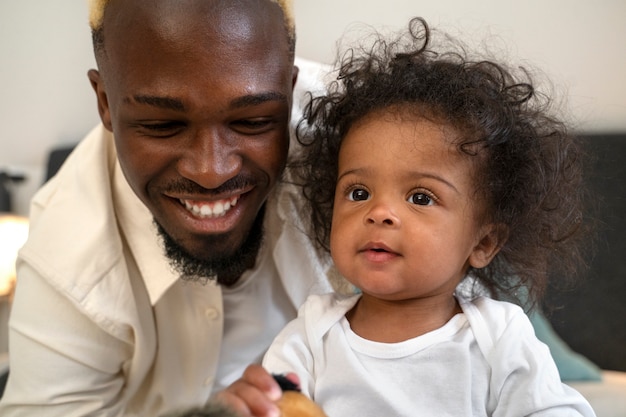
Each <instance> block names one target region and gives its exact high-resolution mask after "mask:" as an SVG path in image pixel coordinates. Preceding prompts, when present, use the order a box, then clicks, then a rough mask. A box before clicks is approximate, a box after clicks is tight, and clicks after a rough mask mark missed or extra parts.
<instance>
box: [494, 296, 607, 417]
mask: <svg viewBox="0 0 626 417" xmlns="http://www.w3.org/2000/svg"><path fill="white" fill-rule="evenodd" d="M504 317H506V323H505V326H504V327H503V331H502V333H501V334H500V335H499V337H498V338H497V339H496V340H495V341H494V342H495V343H494V345H493V350H492V351H491V353H490V354H489V357H488V361H489V363H490V364H491V369H492V375H491V383H490V385H491V390H490V391H491V393H490V397H491V398H490V403H491V404H493V405H494V407H495V408H494V412H493V416H494V417H509V416H510V417H519V416H550V417H558V416H586V417H587V416H588V417H592V416H595V413H594V411H593V409H592V408H591V406H590V405H589V403H588V402H587V400H585V398H584V397H583V396H582V395H581V394H580V393H578V392H577V391H576V390H574V389H573V388H571V387H569V386H567V385H565V384H563V383H562V382H561V379H560V376H559V372H558V369H557V367H556V364H555V363H554V360H553V359H552V356H551V355H550V350H549V348H548V347H547V346H546V345H545V344H544V343H542V342H541V341H539V339H537V337H536V336H535V333H534V330H533V327H532V324H531V323H530V320H529V319H528V317H527V316H526V314H525V313H524V312H523V311H522V310H521V309H520V308H519V307H517V306H514V308H513V309H511V310H509V311H508V312H507V313H506V314H504Z"/></svg>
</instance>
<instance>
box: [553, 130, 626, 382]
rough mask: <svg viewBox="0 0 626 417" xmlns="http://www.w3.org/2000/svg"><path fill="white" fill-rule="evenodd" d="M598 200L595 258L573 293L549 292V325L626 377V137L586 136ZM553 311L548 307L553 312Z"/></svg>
mask: <svg viewBox="0 0 626 417" xmlns="http://www.w3.org/2000/svg"><path fill="white" fill-rule="evenodd" d="M584 138H585V142H586V146H588V148H589V150H590V152H591V154H592V156H593V157H594V159H593V164H592V171H591V173H590V175H589V176H588V181H590V183H591V186H592V187H593V189H594V190H595V191H597V193H598V195H599V200H598V206H599V210H598V211H599V212H598V214H597V217H598V218H599V221H600V225H599V228H598V235H599V238H598V243H597V248H596V251H595V256H594V257H593V258H592V259H591V262H590V265H591V268H590V270H589V271H588V272H587V273H586V274H585V279H584V281H583V282H582V283H581V285H580V286H578V287H577V288H576V289H575V290H573V291H568V292H563V293H561V292H558V293H557V292H554V291H553V292H550V291H549V292H548V296H547V298H546V301H547V305H548V306H553V307H555V306H556V308H555V309H554V310H552V312H551V313H547V315H548V319H549V320H550V321H551V323H552V325H553V327H554V328H555V330H556V331H557V333H559V335H560V336H561V337H562V338H563V339H564V340H565V341H566V342H567V343H568V344H569V346H570V347H571V348H572V349H573V350H575V351H577V352H579V353H582V354H583V355H585V356H586V357H587V358H589V359H590V360H592V361H593V362H594V363H596V364H597V365H598V366H600V367H601V368H603V369H613V370H621V371H626V323H625V322H626V133H623V134H596V135H584ZM548 309H549V307H548Z"/></svg>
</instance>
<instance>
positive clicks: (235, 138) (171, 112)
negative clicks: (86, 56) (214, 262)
mask: <svg viewBox="0 0 626 417" xmlns="http://www.w3.org/2000/svg"><path fill="white" fill-rule="evenodd" d="M129 3H130V4H129ZM141 3H144V2H126V1H112V2H111V5H110V6H109V9H108V10H107V12H106V14H105V20H104V39H105V41H104V44H105V51H104V54H105V55H104V56H103V57H102V58H101V59H99V64H100V73H97V72H95V71H92V72H90V79H91V82H92V85H93V86H94V89H95V90H96V94H97V96H98V105H99V110H100V114H101V118H102V120H103V123H104V125H105V127H107V128H108V129H110V130H112V131H113V133H114V136H115V144H116V147H117V151H118V158H119V161H120V164H121V167H122V170H123V172H124V174H125V176H126V178H127V180H128V182H129V184H130V186H131V187H132V189H133V190H134V192H135V193H136V194H137V195H138V196H139V198H140V199H141V200H142V201H143V202H144V204H145V205H146V206H147V207H148V208H149V209H150V211H151V212H152V214H153V215H154V218H155V221H156V222H157V223H158V224H159V225H160V226H161V228H162V230H163V231H164V232H165V233H166V234H167V235H169V237H170V238H171V239H172V240H173V241H174V242H175V243H177V244H178V245H179V246H180V247H181V248H182V249H183V250H184V251H185V252H187V253H188V254H190V255H192V256H193V257H196V258H198V259H213V258H224V257H228V256H231V255H232V254H234V253H235V251H236V250H237V249H238V248H239V247H240V246H241V245H242V244H243V242H244V241H245V239H246V237H247V236H248V233H249V231H250V229H251V227H252V225H253V223H254V221H255V218H256V217H257V214H258V213H259V210H260V209H261V207H262V206H263V204H264V202H265V200H266V198H267V196H268V193H269V192H270V190H271V189H272V187H273V186H274V185H275V184H276V182H277V180H278V179H279V177H280V174H281V172H282V170H283V168H284V165H285V160H286V156H287V151H288V146H289V145H288V144H289V139H288V122H289V114H290V108H291V101H292V97H291V95H292V88H293V83H294V82H295V72H294V68H293V64H292V61H291V58H290V54H289V52H288V42H287V38H286V34H285V31H284V29H283V26H282V18H281V12H280V9H279V8H278V7H277V6H276V5H272V6H271V7H267V5H266V6H265V7H263V9H262V10H252V11H250V10H248V11H246V9H248V8H246V7H240V6H239V7H231V8H228V7H225V6H219V7H215V6H214V5H213V3H215V2H212V1H206V2H183V3H185V4H184V5H181V2H180V1H175V2H171V3H172V4H171V5H170V4H169V2H167V1H162V2H156V3H157V5H156V7H155V5H154V4H152V5H150V8H148V7H147V6H145V5H143V4H141ZM151 3H153V2H151ZM219 3H228V2H219ZM268 4H269V3H268ZM268 22H275V25H273V26H268V25H270V23H268Z"/></svg>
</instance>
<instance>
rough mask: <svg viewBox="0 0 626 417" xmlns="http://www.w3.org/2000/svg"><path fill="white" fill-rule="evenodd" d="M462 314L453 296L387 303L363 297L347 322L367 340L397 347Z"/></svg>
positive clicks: (348, 314)
mask: <svg viewBox="0 0 626 417" xmlns="http://www.w3.org/2000/svg"><path fill="white" fill-rule="evenodd" d="M460 312H461V307H460V306H459V303H458V302H457V300H456V298H454V297H453V296H447V297H442V296H439V297H429V298H419V299H412V300H402V301H386V300H381V299H378V298H374V297H370V296H368V295H367V294H363V296H362V297H361V298H360V299H359V301H358V302H357V304H356V305H355V306H354V307H353V308H352V309H351V310H350V311H349V312H348V313H346V318H347V319H348V322H349V323H350V328H351V329H352V331H353V332H355V333H356V334H358V335H359V336H361V337H362V338H364V339H368V340H372V341H375V342H383V343H397V342H402V341H405V340H408V339H412V338H414V337H417V336H421V335H423V334H425V333H428V332H431V331H433V330H436V329H438V328H440V327H442V326H443V325H444V324H446V323H447V322H448V321H449V320H450V319H451V318H452V317H454V315H456V314H458V313H460Z"/></svg>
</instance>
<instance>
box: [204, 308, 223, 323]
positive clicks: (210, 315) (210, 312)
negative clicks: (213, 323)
mask: <svg viewBox="0 0 626 417" xmlns="http://www.w3.org/2000/svg"><path fill="white" fill-rule="evenodd" d="M219 314H220V313H219V312H218V311H217V309H215V308H207V309H206V310H204V315H205V316H206V318H207V319H209V320H215V319H216V318H218V316H219Z"/></svg>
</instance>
